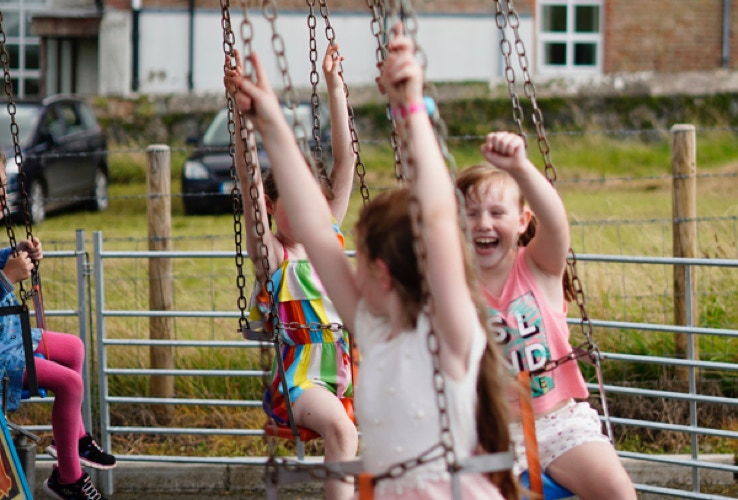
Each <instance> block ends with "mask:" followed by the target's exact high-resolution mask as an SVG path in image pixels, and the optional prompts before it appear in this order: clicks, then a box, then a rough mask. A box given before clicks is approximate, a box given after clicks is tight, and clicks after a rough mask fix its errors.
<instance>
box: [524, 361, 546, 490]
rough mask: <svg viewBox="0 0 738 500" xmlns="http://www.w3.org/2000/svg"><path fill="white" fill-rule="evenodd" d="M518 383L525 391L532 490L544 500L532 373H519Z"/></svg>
mask: <svg viewBox="0 0 738 500" xmlns="http://www.w3.org/2000/svg"><path fill="white" fill-rule="evenodd" d="M518 383H519V384H520V386H521V387H522V388H523V389H524V392H523V394H522V395H521V397H520V417H521V422H522V426H523V439H524V441H525V455H526V457H527V459H528V474H529V477H530V490H531V491H532V492H533V493H537V494H539V495H540V498H543V477H542V475H541V461H540V457H539V455H538V440H537V439H536V416H535V413H534V412H533V403H532V399H531V397H530V372H528V371H526V370H521V371H520V372H518Z"/></svg>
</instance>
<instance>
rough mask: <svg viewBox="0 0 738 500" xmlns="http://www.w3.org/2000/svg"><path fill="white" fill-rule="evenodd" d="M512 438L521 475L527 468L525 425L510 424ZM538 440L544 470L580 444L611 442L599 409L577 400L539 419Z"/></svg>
mask: <svg viewBox="0 0 738 500" xmlns="http://www.w3.org/2000/svg"><path fill="white" fill-rule="evenodd" d="M510 439H511V440H512V443H513V451H514V453H515V464H514V465H513V472H515V474H516V475H518V474H520V473H522V472H523V471H525V470H526V469H527V468H528V460H527V458H526V456H525V440H524V437H523V426H522V424H520V423H519V422H514V423H511V424H510ZM536 439H537V441H538V455H539V459H540V462H541V470H543V471H545V470H546V469H548V466H549V465H551V462H553V461H554V460H556V459H557V458H559V457H560V456H561V455H563V454H564V453H566V452H567V451H569V450H571V449H572V448H574V447H576V446H579V445H580V444H584V443H590V442H603V443H609V442H610V440H609V439H608V438H607V436H605V435H604V434H603V433H602V424H601V423H600V418H599V415H598V414H597V411H595V410H594V409H593V408H592V407H591V406H589V403H586V402H583V403H577V402H575V401H574V400H572V401H570V402H569V403H568V404H567V405H566V406H564V407H563V408H561V409H560V410H556V411H554V412H552V413H549V414H548V415H544V416H542V417H538V418H537V419H536Z"/></svg>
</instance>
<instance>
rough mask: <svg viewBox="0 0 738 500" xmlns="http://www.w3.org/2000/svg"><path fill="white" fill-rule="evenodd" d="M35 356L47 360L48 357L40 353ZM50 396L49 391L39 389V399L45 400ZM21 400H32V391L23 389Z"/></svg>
mask: <svg viewBox="0 0 738 500" xmlns="http://www.w3.org/2000/svg"><path fill="white" fill-rule="evenodd" d="M34 356H36V357H37V358H41V359H46V356H44V355H43V354H41V353H40V352H37V353H35V354H34ZM48 395H49V393H48V391H47V390H46V389H45V388H43V387H39V388H38V397H40V398H45V397H46V396H48ZM21 399H22V400H23V399H31V391H29V390H28V389H23V390H22V391H21Z"/></svg>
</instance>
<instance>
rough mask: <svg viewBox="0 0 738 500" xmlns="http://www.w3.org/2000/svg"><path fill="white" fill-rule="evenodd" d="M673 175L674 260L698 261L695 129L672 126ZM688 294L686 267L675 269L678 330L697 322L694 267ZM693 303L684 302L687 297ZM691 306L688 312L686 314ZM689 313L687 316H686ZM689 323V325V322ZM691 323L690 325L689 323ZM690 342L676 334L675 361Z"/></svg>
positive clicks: (680, 375) (682, 377)
mask: <svg viewBox="0 0 738 500" xmlns="http://www.w3.org/2000/svg"><path fill="white" fill-rule="evenodd" d="M671 137H672V153H671V165H672V174H673V181H672V185H673V190H672V215H673V219H674V222H673V232H674V257H687V258H695V257H697V220H696V219H697V177H696V176H697V140H696V133H695V127H694V125H683V124H681V125H674V126H673V127H672V128H671ZM691 269H692V275H691V280H689V282H690V283H691V285H690V290H687V280H686V270H687V268H686V267H685V266H674V323H675V324H676V325H680V326H693V324H694V323H695V322H696V320H697V295H696V291H697V287H696V285H695V283H697V280H696V278H695V273H694V266H692V267H691ZM688 293H689V294H691V298H692V300H691V301H690V302H688V301H687V300H686V297H687V294H688ZM689 303H691V308H690V311H687V308H688V307H689V306H688V304H689ZM688 313H689V314H688ZM690 320H691V321H690ZM690 322H691V323H692V325H690V324H689V323H690ZM693 341H694V340H693V338H690V336H689V335H687V334H684V333H677V334H675V338H674V349H675V354H676V356H677V358H682V359H685V358H686V357H687V354H688V351H689V349H688V347H689V346H688V343H689V342H693ZM693 354H694V359H699V348H698V345H697V343H695V345H694V351H693ZM688 374H689V370H688V369H687V368H677V369H676V371H675V377H676V379H677V380H679V381H682V382H685V383H686V382H687V381H688Z"/></svg>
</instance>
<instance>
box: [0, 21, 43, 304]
mask: <svg viewBox="0 0 738 500" xmlns="http://www.w3.org/2000/svg"><path fill="white" fill-rule="evenodd" d="M6 41H7V38H6V35H5V29H4V28H3V13H2V11H0V61H2V65H3V80H4V82H5V94H6V95H7V97H8V114H9V115H10V133H11V135H12V136H13V150H14V153H15V164H16V165H17V166H18V181H19V184H20V191H21V204H22V207H23V214H24V221H25V225H26V235H27V237H28V239H29V240H32V239H33V231H32V230H31V214H30V210H29V206H28V194H27V193H26V174H25V172H24V169H23V153H22V151H21V146H20V140H19V139H18V135H19V130H18V123H17V122H16V120H15V113H16V111H17V108H16V106H15V101H14V100H13V83H12V82H11V80H10V58H9V56H8V52H7V49H6ZM6 182H7V180H6ZM0 184H2V187H0V196H2V199H3V200H5V202H4V203H2V211H3V219H5V229H6V231H7V233H8V240H9V241H10V248H11V250H12V252H13V255H14V256H17V255H18V242H17V240H16V237H15V230H14V229H13V220H12V215H11V213H10V207H9V206H8V203H7V200H8V198H7V191H6V189H5V183H0ZM38 265H39V262H38V261H34V263H33V272H34V273H38ZM18 288H19V290H18V295H19V297H20V299H21V302H22V303H24V304H25V301H26V300H27V299H28V297H29V296H30V295H31V293H32V292H28V291H26V290H25V288H24V286H23V282H22V281H21V282H19V283H18Z"/></svg>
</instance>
